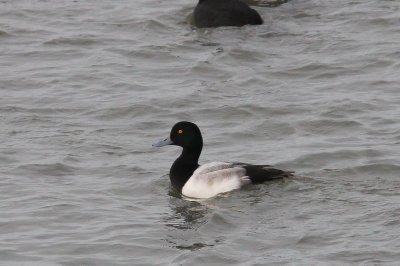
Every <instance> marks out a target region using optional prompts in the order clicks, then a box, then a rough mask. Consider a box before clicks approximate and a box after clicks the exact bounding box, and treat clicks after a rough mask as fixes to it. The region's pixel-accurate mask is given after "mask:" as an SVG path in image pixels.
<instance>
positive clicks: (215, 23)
mask: <svg viewBox="0 0 400 266" xmlns="http://www.w3.org/2000/svg"><path fill="white" fill-rule="evenodd" d="M193 13H194V14H193V17H194V24H195V26H196V27H198V28H216V27H222V26H236V27H241V26H244V25H261V24H263V20H262V18H261V16H260V14H258V12H257V11H256V10H254V9H252V8H250V7H249V6H248V5H247V4H246V3H244V2H242V1H241V0H199V2H198V3H197V6H196V7H195V9H194V12H193Z"/></svg>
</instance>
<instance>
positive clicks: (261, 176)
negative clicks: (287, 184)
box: [241, 164, 293, 183]
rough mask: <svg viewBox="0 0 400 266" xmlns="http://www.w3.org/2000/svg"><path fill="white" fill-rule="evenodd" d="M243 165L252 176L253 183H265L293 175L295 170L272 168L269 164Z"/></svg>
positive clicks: (249, 175) (248, 174) (247, 173)
mask: <svg viewBox="0 0 400 266" xmlns="http://www.w3.org/2000/svg"><path fill="white" fill-rule="evenodd" d="M241 166H242V167H243V168H244V169H246V175H247V176H248V177H250V180H251V182H252V183H263V182H266V181H271V180H275V179H282V178H284V177H292V176H293V172H287V171H283V170H280V169H276V168H272V167H270V166H269V165H251V164H242V165H241Z"/></svg>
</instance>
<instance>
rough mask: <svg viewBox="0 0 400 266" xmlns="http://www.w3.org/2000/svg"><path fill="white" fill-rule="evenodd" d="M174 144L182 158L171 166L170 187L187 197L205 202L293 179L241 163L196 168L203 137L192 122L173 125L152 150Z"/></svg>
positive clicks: (215, 163)
mask: <svg viewBox="0 0 400 266" xmlns="http://www.w3.org/2000/svg"><path fill="white" fill-rule="evenodd" d="M167 145H175V146H179V147H182V153H181V155H180V156H179V157H178V158H177V159H176V160H175V162H174V163H173V164H172V166H171V169H170V171H169V177H170V181H171V184H172V186H173V187H174V188H175V189H176V190H177V191H178V192H179V193H181V194H182V195H184V196H186V197H189V198H197V199H206V198H212V197H215V196H217V195H219V194H221V193H226V192H229V191H232V190H237V189H240V188H242V187H244V186H247V185H250V184H258V183H263V182H266V181H271V180H276V179H282V178H285V177H292V176H293V172H290V171H284V170H280V169H275V168H272V167H271V166H269V165H254V164H248V163H240V162H223V161H219V162H210V163H206V164H203V165H199V158H200V154H201V151H202V149H203V137H202V135H201V132H200V129H199V127H198V126H197V125H196V124H195V123H192V122H188V121H180V122H178V123H176V124H175V125H174V126H173V127H172V129H171V132H170V134H169V137H167V138H166V139H163V140H160V141H158V142H156V143H154V144H153V146H154V147H163V146H167Z"/></svg>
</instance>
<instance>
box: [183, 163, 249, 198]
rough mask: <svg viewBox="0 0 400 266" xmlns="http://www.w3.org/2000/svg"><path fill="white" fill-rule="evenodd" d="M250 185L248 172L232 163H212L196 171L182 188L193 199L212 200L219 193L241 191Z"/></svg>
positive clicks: (184, 193)
mask: <svg viewBox="0 0 400 266" xmlns="http://www.w3.org/2000/svg"><path fill="white" fill-rule="evenodd" d="M247 184H250V179H249V177H248V176H246V170H245V169H244V168H242V167H233V165H232V164H230V163H224V162H212V163H208V164H204V165H202V166H200V167H199V168H197V169H196V171H194V173H193V175H192V176H191V177H190V178H189V180H188V181H187V182H186V184H185V185H184V186H183V188H182V194H183V195H185V196H187V197H191V198H199V199H204V198H211V197H214V196H216V195H218V194H219V193H224V192H228V191H231V190H234V189H239V188H241V187H242V186H244V185H247Z"/></svg>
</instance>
